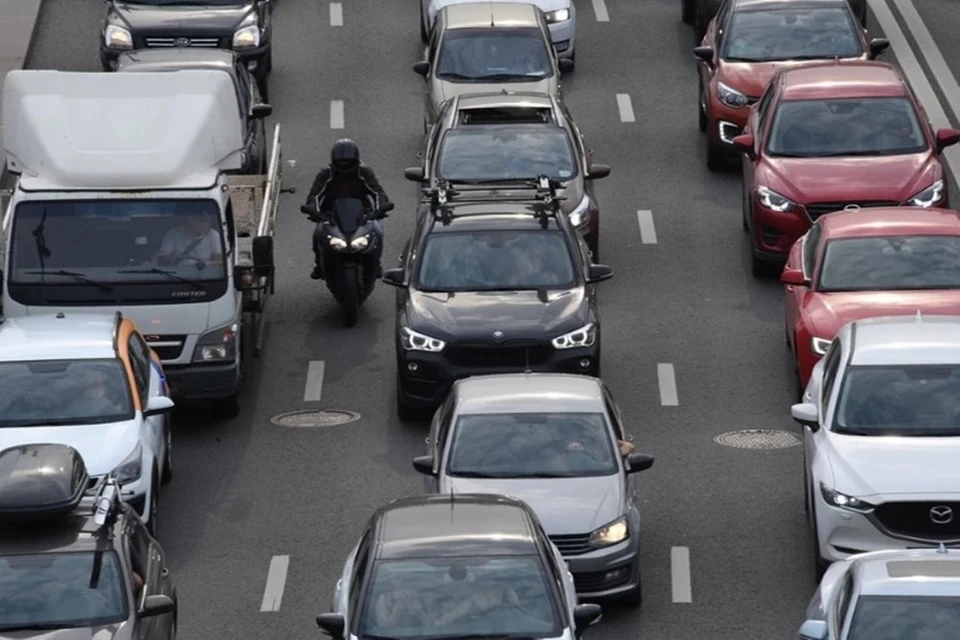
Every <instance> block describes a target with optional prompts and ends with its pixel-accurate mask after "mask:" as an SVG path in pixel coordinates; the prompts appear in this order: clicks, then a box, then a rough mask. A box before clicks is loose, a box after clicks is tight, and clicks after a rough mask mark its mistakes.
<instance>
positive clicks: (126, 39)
mask: <svg viewBox="0 0 960 640" xmlns="http://www.w3.org/2000/svg"><path fill="white" fill-rule="evenodd" d="M103 43H104V44H105V45H107V46H108V47H110V48H111V49H133V36H132V35H130V30H129V29H125V28H123V27H118V26H117V25H113V24H111V25H109V26H108V27H107V28H106V30H105V31H104V32H103Z"/></svg>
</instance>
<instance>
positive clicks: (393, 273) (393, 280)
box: [380, 269, 403, 287]
mask: <svg viewBox="0 0 960 640" xmlns="http://www.w3.org/2000/svg"><path fill="white" fill-rule="evenodd" d="M380 279H381V280H382V281H383V283H384V284H388V285H390V286H391V287H402V286H403V269H387V270H386V271H384V272H383V276H382V277H381V278H380Z"/></svg>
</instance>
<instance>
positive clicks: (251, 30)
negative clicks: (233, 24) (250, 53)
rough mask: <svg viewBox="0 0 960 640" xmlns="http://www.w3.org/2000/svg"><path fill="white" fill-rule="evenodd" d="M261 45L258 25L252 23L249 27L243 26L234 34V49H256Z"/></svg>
mask: <svg viewBox="0 0 960 640" xmlns="http://www.w3.org/2000/svg"><path fill="white" fill-rule="evenodd" d="M259 46H260V27H259V26H258V25H255V24H253V25H250V26H249V27H242V28H240V29H237V31H236V33H234V34H233V48H234V49H255V48H256V47H259Z"/></svg>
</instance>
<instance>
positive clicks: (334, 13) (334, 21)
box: [330, 2, 343, 27]
mask: <svg viewBox="0 0 960 640" xmlns="http://www.w3.org/2000/svg"><path fill="white" fill-rule="evenodd" d="M330 26H331V27H342V26H343V5H342V4H341V3H339V2H331V3H330Z"/></svg>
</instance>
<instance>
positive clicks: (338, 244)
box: [330, 236, 347, 251]
mask: <svg viewBox="0 0 960 640" xmlns="http://www.w3.org/2000/svg"><path fill="white" fill-rule="evenodd" d="M330 248H331V249H335V250H336V251H343V250H344V249H346V248H347V242H346V240H344V239H343V238H334V237H332V236H331V238H330Z"/></svg>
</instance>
